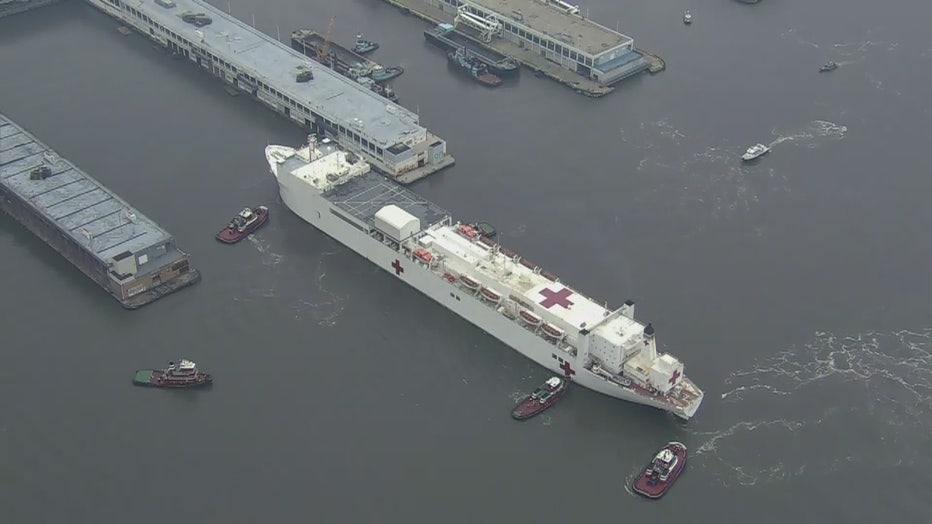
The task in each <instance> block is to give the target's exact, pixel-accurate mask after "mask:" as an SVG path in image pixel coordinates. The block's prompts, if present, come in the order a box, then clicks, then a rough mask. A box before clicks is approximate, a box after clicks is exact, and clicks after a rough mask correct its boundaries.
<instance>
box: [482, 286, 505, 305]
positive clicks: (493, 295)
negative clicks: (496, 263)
mask: <svg viewBox="0 0 932 524" xmlns="http://www.w3.org/2000/svg"><path fill="white" fill-rule="evenodd" d="M479 296H480V297H482V298H484V299H485V300H488V301H489V302H492V303H493V304H498V303H499V302H501V301H502V295H501V294H499V293H498V292H497V291H494V290H492V289H489V288H487V287H485V286H482V289H480V290H479Z"/></svg>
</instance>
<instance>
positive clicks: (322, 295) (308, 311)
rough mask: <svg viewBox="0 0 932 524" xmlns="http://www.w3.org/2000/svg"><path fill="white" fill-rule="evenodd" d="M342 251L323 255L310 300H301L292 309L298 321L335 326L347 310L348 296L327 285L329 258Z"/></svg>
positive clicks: (318, 264)
mask: <svg viewBox="0 0 932 524" xmlns="http://www.w3.org/2000/svg"><path fill="white" fill-rule="evenodd" d="M342 253H343V252H342V251H333V252H327V253H322V254H321V258H320V260H318V261H317V268H316V269H315V271H314V276H315V278H314V289H313V290H312V296H311V297H309V298H300V299H298V303H297V304H295V305H294V306H293V307H292V309H293V311H294V316H295V319H296V320H311V321H313V322H316V323H317V324H318V325H321V326H333V325H336V323H337V318H339V316H340V314H342V313H343V311H344V310H345V309H346V305H345V304H346V300H347V299H348V298H349V296H348V295H346V296H342V295H338V294H337V293H335V292H333V291H332V290H331V289H330V288H328V287H327V286H326V285H325V283H324V282H325V280H324V279H325V278H326V276H327V272H326V261H327V258H328V257H331V256H333V255H337V254H342Z"/></svg>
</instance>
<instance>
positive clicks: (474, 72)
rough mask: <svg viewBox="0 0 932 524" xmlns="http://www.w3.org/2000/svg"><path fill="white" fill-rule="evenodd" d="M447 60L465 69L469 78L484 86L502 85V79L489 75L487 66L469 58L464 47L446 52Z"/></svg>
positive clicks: (473, 58)
mask: <svg viewBox="0 0 932 524" xmlns="http://www.w3.org/2000/svg"><path fill="white" fill-rule="evenodd" d="M447 59H449V61H450V62H451V63H452V64H453V65H455V66H457V67H459V68H460V69H465V70H466V71H467V72H468V73H469V74H470V76H472V77H473V78H475V79H476V80H477V81H478V82H479V83H480V84H482V85H484V86H487V87H498V86H500V85H501V84H502V79H501V78H499V77H498V76H496V75H493V74H492V73H490V72H489V66H487V65H485V64H484V63H482V62H480V61H479V60H478V59H477V58H475V57H472V56H469V55H468V54H467V52H466V48H465V47H459V48H457V49H455V50H453V51H450V52H448V53H447Z"/></svg>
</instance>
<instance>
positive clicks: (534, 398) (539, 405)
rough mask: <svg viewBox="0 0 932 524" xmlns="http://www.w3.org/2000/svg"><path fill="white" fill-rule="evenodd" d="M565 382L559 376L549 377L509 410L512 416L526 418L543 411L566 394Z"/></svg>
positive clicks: (519, 418) (520, 418) (517, 418)
mask: <svg viewBox="0 0 932 524" xmlns="http://www.w3.org/2000/svg"><path fill="white" fill-rule="evenodd" d="M567 384H568V382H567V380H566V379H563V378H560V377H551V378H549V379H547V382H544V383H543V385H541V386H540V387H539V388H537V389H536V390H534V393H531V394H530V395H529V396H527V397H525V398H524V399H523V400H522V401H521V402H520V403H519V404H518V405H517V406H515V408H514V409H512V410H511V416H512V418H514V419H516V420H527V419H529V418H531V417H533V416H534V415H537V414H539V413H541V412H543V411H544V410H545V409H547V408H549V407H550V406H552V405H554V404H555V403H556V401H557V400H560V397H562V396H563V395H564V394H566V389H567Z"/></svg>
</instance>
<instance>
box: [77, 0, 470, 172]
mask: <svg viewBox="0 0 932 524" xmlns="http://www.w3.org/2000/svg"><path fill="white" fill-rule="evenodd" d="M88 1H89V2H90V3H91V4H92V5H94V6H95V7H97V8H98V9H101V10H102V11H104V12H106V13H107V14H109V15H111V16H113V17H115V18H117V19H119V20H121V21H122V22H124V23H125V24H127V25H129V26H132V27H133V28H135V29H136V30H138V31H139V32H141V33H143V34H145V35H147V36H148V37H149V38H151V39H152V40H155V41H156V42H158V43H159V44H161V45H162V46H164V47H166V48H167V49H169V50H171V51H172V52H173V53H176V54H177V55H180V56H182V57H184V58H185V59H187V60H190V61H191V62H194V63H196V64H197V65H198V66H199V67H201V68H203V69H205V70H207V71H209V72H210V73H211V74H213V75H215V76H217V77H220V78H222V79H223V80H224V81H225V82H227V83H228V84H231V85H233V86H235V87H236V88H237V89H239V90H241V91H243V92H246V93H249V94H250V95H252V96H253V97H255V98H257V99H258V100H259V101H260V102H262V103H263V104H265V105H267V106H269V107H270V108H272V109H273V110H275V111H276V112H278V113H280V114H282V115H284V116H285V117H287V118H289V119H290V120H292V121H294V122H296V123H297V124H299V125H301V126H302V127H303V128H304V129H305V130H307V131H309V132H310V131H317V132H324V133H326V134H328V135H330V136H332V137H333V138H334V139H336V140H337V142H339V143H340V145H341V146H343V147H345V148H346V149H348V150H350V151H352V152H354V153H356V154H358V155H360V156H361V157H363V158H364V159H365V160H367V161H368V162H369V163H370V164H372V166H373V167H374V168H376V169H378V170H379V171H381V172H383V173H385V174H387V175H389V176H392V177H394V178H395V179H397V180H398V181H399V182H402V183H407V182H411V181H413V180H417V179H418V178H422V177H424V176H426V175H428V174H430V173H433V172H435V171H438V170H440V169H442V168H444V167H446V166H449V165H452V164H453V162H454V160H453V157H452V156H451V155H449V154H448V153H447V149H446V142H445V141H444V140H443V139H441V138H439V137H437V136H435V135H433V134H432V133H430V132H429V131H427V129H425V128H423V127H421V126H420V124H419V119H418V115H416V114H415V113H413V112H411V111H409V110H407V109H405V108H404V107H401V106H399V105H397V104H395V103H392V102H390V101H389V100H387V99H385V98H382V97H381V96H379V95H377V94H376V93H374V92H372V91H370V90H369V89H368V88H366V87H365V86H363V85H361V84H358V83H356V82H354V81H352V80H350V79H348V78H345V77H343V76H341V75H340V74H338V73H336V72H334V71H332V70H330V69H328V68H326V67H325V66H323V65H320V64H318V63H316V62H313V61H311V60H310V59H309V58H307V57H306V56H304V55H302V54H301V53H299V52H298V51H295V50H293V49H291V48H290V47H289V46H288V45H285V44H283V43H281V42H279V41H278V40H276V39H274V38H271V37H269V36H268V35H266V34H265V33H262V32H261V31H258V30H256V29H254V28H252V27H250V26H248V25H246V24H244V23H242V22H240V21H239V20H237V19H236V18H234V17H232V16H230V15H228V14H227V13H224V12H223V11H221V10H219V9H217V8H215V7H213V6H211V5H210V4H207V3H205V2H201V1H199V0H128V1H125V2H124V1H123V0H88Z"/></svg>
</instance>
